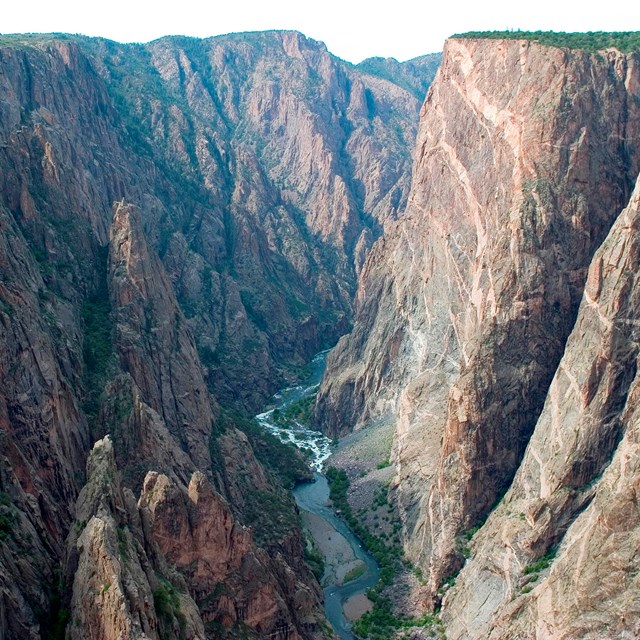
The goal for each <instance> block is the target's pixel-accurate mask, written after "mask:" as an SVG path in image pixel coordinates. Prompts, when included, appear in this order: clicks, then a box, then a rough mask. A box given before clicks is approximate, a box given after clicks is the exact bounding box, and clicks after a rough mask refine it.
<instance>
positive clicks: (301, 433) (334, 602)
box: [256, 351, 380, 640]
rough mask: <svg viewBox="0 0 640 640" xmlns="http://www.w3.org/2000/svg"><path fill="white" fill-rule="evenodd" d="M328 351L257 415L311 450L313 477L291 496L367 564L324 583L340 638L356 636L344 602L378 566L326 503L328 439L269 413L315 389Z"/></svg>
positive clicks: (369, 582) (371, 580) (374, 577)
mask: <svg viewBox="0 0 640 640" xmlns="http://www.w3.org/2000/svg"><path fill="white" fill-rule="evenodd" d="M327 353H328V351H323V352H321V353H319V354H317V355H316V356H315V357H314V358H313V360H312V362H311V374H310V376H309V379H308V380H307V381H306V384H305V385H298V386H295V387H289V388H287V389H283V390H281V391H280V392H278V393H277V394H276V395H275V396H274V398H273V399H274V400H275V406H271V408H270V409H269V410H268V411H265V412H263V413H260V414H258V415H257V416H256V419H257V420H258V422H259V423H260V424H261V425H262V426H263V427H264V428H265V429H266V430H267V431H269V432H270V433H272V434H273V435H275V436H276V437H278V438H279V439H280V440H282V441H283V442H289V443H291V444H294V445H295V446H297V447H299V448H301V449H302V448H307V449H310V450H311V451H312V456H311V460H310V464H311V467H312V468H313V469H314V480H313V482H308V483H305V484H301V485H298V486H297V487H296V488H295V489H294V490H293V496H294V498H295V500H296V503H297V505H298V507H299V508H300V509H302V510H303V511H306V512H308V513H312V514H315V515H316V516H318V517H319V518H321V519H322V520H323V521H324V522H325V523H326V524H327V525H328V526H329V527H330V528H331V529H333V530H334V531H336V532H337V533H338V534H339V535H341V536H342V537H343V538H344V539H345V540H346V541H347V542H348V543H349V545H350V546H351V549H352V551H353V554H354V556H355V557H356V558H357V559H358V560H360V561H362V562H363V563H364V564H365V566H366V571H365V572H364V573H363V574H362V576H360V577H359V578H357V579H355V580H351V581H349V582H347V583H346V584H337V583H335V584H329V585H326V586H325V587H324V609H325V613H326V616H327V619H328V620H329V622H330V623H331V625H332V626H333V628H334V630H335V631H336V633H337V634H338V636H339V637H340V638H342V639H343V640H351V639H353V638H354V637H355V636H354V635H353V634H352V633H351V630H350V624H349V622H348V620H347V619H346V617H345V612H344V608H343V607H344V604H345V603H346V602H347V600H349V598H352V597H353V596H357V595H358V594H364V593H365V592H366V590H367V589H369V588H370V587H372V586H373V585H374V584H375V583H376V582H377V581H378V577H379V573H380V570H379V568H378V565H377V563H376V561H375V560H374V559H373V558H372V557H371V556H370V555H369V554H368V553H367V552H366V551H365V550H364V549H363V548H362V545H361V543H360V541H359V540H358V539H357V538H356V537H355V535H354V534H353V533H352V532H351V530H350V529H349V527H348V526H347V525H346V524H345V522H344V520H342V519H341V518H339V517H338V515H337V514H336V512H335V511H334V510H333V509H332V508H331V507H330V506H329V484H328V482H327V478H326V476H325V475H324V474H323V473H322V469H323V467H324V464H325V462H326V461H327V459H328V458H329V457H330V455H331V440H329V439H328V438H327V437H326V436H324V435H323V434H322V433H320V432H319V431H313V430H311V429H308V428H306V427H304V426H303V425H297V427H296V428H283V427H281V426H279V425H277V424H276V423H275V422H274V420H273V418H272V416H273V413H274V411H276V409H278V410H280V411H282V410H283V409H286V408H287V407H288V406H290V405H291V404H292V403H294V402H297V401H299V400H302V399H303V398H306V397H308V396H309V395H311V394H312V393H314V392H315V391H316V390H317V389H318V385H319V384H320V381H321V379H322V375H323V373H324V369H325V361H326V356H327Z"/></svg>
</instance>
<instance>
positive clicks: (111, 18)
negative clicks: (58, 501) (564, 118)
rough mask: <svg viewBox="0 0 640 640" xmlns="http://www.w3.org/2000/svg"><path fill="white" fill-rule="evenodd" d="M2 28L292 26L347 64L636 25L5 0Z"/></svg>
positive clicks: (550, 7) (518, 1) (529, 1)
mask: <svg viewBox="0 0 640 640" xmlns="http://www.w3.org/2000/svg"><path fill="white" fill-rule="evenodd" d="M2 5H3V6H2V7H1V11H0V33H3V34H6V33H24V32H34V33H36V32H54V31H55V32H64V33H82V34H85V35H90V36H103V37H105V38H110V39H112V40H117V41H119V42H148V41H149V40H154V39H155V38H159V37H161V36H163V35H190V36H198V37H207V36H213V35H218V34H223V33H231V32H236V31H257V30H263V29H295V30H297V31H301V32H302V33H304V34H305V35H307V36H309V37H311V38H315V39H316V40H321V41H323V42H325V44H326V45H327V47H328V49H329V51H331V52H332V53H334V54H335V55H337V56H340V57H341V58H344V59H345V60H349V61H350V62H360V61H361V60H363V59H364V58H367V57H370V56H383V57H394V58H397V59H398V60H408V59H409V58H413V57H416V56H419V55H422V54H425V53H432V52H434V51H440V50H441V49H442V45H443V42H444V40H445V38H446V37H447V36H449V35H451V34H453V33H460V32H464V31H470V30H474V31H477V30H486V29H500V30H503V29H526V30H537V29H543V30H553V31H636V30H640V2H638V1H637V0H609V1H607V0H604V1H603V0H597V2H596V1H595V0H566V1H564V0H485V1H483V0H475V1H471V0H440V1H439V2H437V3H436V2H431V3H427V2H425V1H420V0H386V2H384V3H379V2H375V1H370V2H364V1H362V0H356V1H349V0H316V1H315V2H308V1H307V2H305V0H261V1H259V0H215V1H210V2H206V1H205V2H203V0H171V1H167V0H154V1H151V0H107V1H103V2H87V1H86V0H83V1H82V2H81V1H80V0H22V1H20V0H18V1H15V0H3V2H2Z"/></svg>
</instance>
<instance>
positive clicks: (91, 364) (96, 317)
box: [82, 247, 113, 417]
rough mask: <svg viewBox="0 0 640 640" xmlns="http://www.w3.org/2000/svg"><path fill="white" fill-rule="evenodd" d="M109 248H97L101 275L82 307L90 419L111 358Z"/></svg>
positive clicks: (97, 407)
mask: <svg viewBox="0 0 640 640" xmlns="http://www.w3.org/2000/svg"><path fill="white" fill-rule="evenodd" d="M107 255H108V248H107V247H100V249H99V255H98V264H99V268H100V274H99V278H98V284H97V286H96V288H95V290H94V291H93V292H92V293H91V294H90V295H89V296H88V297H87V298H86V300H85V302H84V304H83V305H82V320H83V322H84V342H83V356H84V365H85V371H84V378H85V390H86V396H85V402H84V409H85V412H86V413H87V415H88V416H89V417H95V416H97V415H98V409H99V408H100V395H101V394H102V390H103V388H104V385H105V383H106V381H107V370H108V368H109V364H110V363H111V359H112V357H113V348H112V344H111V319H110V314H111V302H110V300H109V289H108V286H107Z"/></svg>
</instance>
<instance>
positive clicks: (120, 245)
mask: <svg viewBox="0 0 640 640" xmlns="http://www.w3.org/2000/svg"><path fill="white" fill-rule="evenodd" d="M438 61H439V56H438V55H435V56H426V57H424V58H420V59H416V60H414V61H411V63H410V64H408V65H406V66H405V65H402V64H399V63H396V64H393V63H392V62H391V61H389V62H387V61H384V60H372V61H370V63H371V64H372V65H373V67H372V69H371V70H369V71H364V70H360V69H359V68H358V67H357V66H354V65H351V64H348V63H345V62H343V61H341V60H339V59H338V58H335V57H334V56H332V55H331V54H329V53H328V51H327V50H326V48H325V47H324V45H322V44H321V43H318V42H315V41H313V40H309V39H307V38H305V37H304V36H302V35H301V34H299V33H295V32H268V33H254V34H237V35H235V36H226V37H220V38H212V39H206V40H197V39H190V38H163V39H161V40H158V41H155V42H152V43H149V44H148V45H121V44H117V43H115V42H110V41H106V40H102V39H91V38H85V37H83V36H65V35H51V36H48V35H24V36H22V35H16V36H2V37H1V38H0V219H1V222H0V224H1V233H0V345H1V347H0V380H1V383H0V438H1V440H0V442H1V455H0V549H1V552H0V637H2V638H27V637H33V638H36V637H41V638H62V637H69V638H96V639H97V638H102V639H106V638H114V639H115V638H123V637H127V638H151V639H159V640H161V639H164V638H178V637H179V638H213V637H216V638H219V637H228V638H234V637H239V636H241V637H249V638H263V637H269V638H274V639H278V638H280V639H287V640H293V639H296V638H321V637H327V634H329V635H330V633H331V632H330V631H328V629H329V627H328V624H327V622H326V620H325V617H324V614H323V611H322V607H321V597H322V594H321V590H320V587H319V585H318V582H317V580H316V578H315V577H314V576H313V574H312V573H311V571H310V570H309V569H308V567H307V565H306V563H305V560H304V556H305V540H304V537H303V533H302V531H301V528H300V524H299V520H298V516H297V512H296V508H295V504H294V501H293V499H292V497H291V495H290V493H289V491H288V489H289V488H290V486H291V485H292V484H293V483H294V482H297V481H300V480H304V479H308V478H310V477H311V474H310V471H309V470H308V468H307V466H306V463H305V462H304V460H303V458H302V457H301V456H300V455H299V454H296V453H295V450H291V449H289V448H284V447H282V446H280V445H279V443H278V441H277V440H276V439H274V438H271V437H268V434H265V433H264V432H263V430H262V429H260V428H259V427H258V426H257V425H256V424H255V423H254V422H252V420H251V419H250V416H251V415H253V413H255V411H256V409H257V408H259V407H261V406H262V405H263V404H264V403H265V402H266V400H267V398H268V397H269V396H270V395H271V394H272V393H273V392H274V391H275V390H276V389H277V388H279V387H280V386H282V385H283V384H284V383H285V382H286V381H288V380H296V379H298V378H299V377H301V375H302V374H303V373H304V365H305V364H306V363H307V361H308V360H310V359H311V356H312V355H313V354H314V353H316V352H317V351H319V350H320V348H321V347H325V346H329V345H330V344H331V343H332V342H334V341H335V340H336V339H337V337H338V336H339V335H340V334H341V333H343V332H344V331H345V330H346V329H347V328H348V327H349V325H350V322H351V319H352V297H353V292H354V290H355V278H356V274H357V272H358V271H359V269H360V268H361V265H362V262H363V260H364V258H365V256H366V254H367V252H368V250H369V248H370V246H371V244H372V243H373V241H374V240H375V239H376V238H377V237H378V236H379V235H380V233H381V229H382V225H383V223H384V220H386V219H387V218H394V217H396V216H397V215H398V212H399V211H400V210H401V209H402V208H403V207H404V203H405V202H406V198H407V195H408V191H409V184H410V167H411V162H412V156H411V153H412V152H411V149H412V144H411V142H412V140H413V138H414V137H415V132H416V127H417V116H418V112H419V108H420V103H421V101H422V99H423V97H424V96H423V93H424V90H425V86H426V85H425V82H426V83H427V84H428V79H429V74H431V75H433V74H434V73H435V69H436V68H437V65H438ZM420 70H422V71H423V73H419V71H420Z"/></svg>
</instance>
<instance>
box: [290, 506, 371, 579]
mask: <svg viewBox="0 0 640 640" xmlns="http://www.w3.org/2000/svg"><path fill="white" fill-rule="evenodd" d="M301 513H302V521H303V522H304V525H305V527H306V528H307V529H308V530H309V533H311V535H312V536H313V539H314V540H315V541H316V545H317V546H318V549H319V550H320V553H321V554H322V557H323V558H324V562H325V573H324V576H323V579H322V586H325V587H326V586H328V585H333V584H335V585H341V584H343V583H344V578H345V576H346V575H347V574H348V573H349V572H350V571H352V570H353V569H356V568H358V567H360V566H362V565H363V563H362V561H361V560H358V558H356V556H355V554H354V552H353V549H352V548H351V545H350V544H349V542H348V541H347V539H346V538H345V537H344V536H343V535H342V534H341V533H340V532H339V531H337V530H336V529H335V528H334V527H333V526H332V525H331V524H330V523H328V522H327V521H326V520H324V518H321V517H320V516H318V515H316V514H314V513H309V512H308V511H301Z"/></svg>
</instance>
